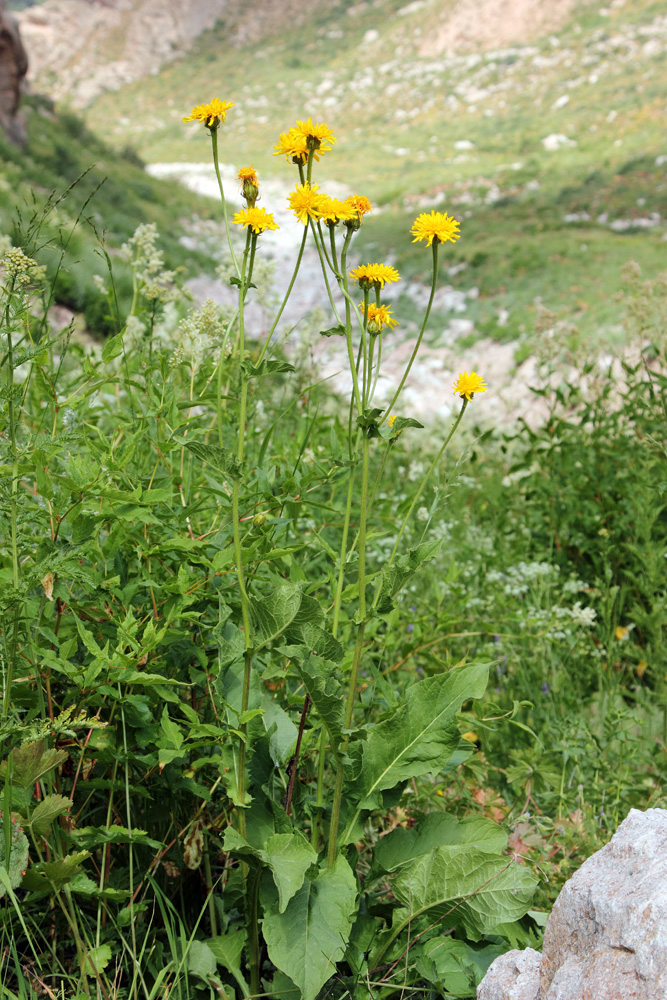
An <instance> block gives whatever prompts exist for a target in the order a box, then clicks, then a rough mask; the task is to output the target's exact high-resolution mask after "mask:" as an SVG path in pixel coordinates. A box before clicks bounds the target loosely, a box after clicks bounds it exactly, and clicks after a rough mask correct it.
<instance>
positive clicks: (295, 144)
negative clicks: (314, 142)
mask: <svg viewBox="0 0 667 1000" xmlns="http://www.w3.org/2000/svg"><path fill="white" fill-rule="evenodd" d="M282 154H284V155H285V156H286V157H287V159H288V160H290V161H291V162H292V163H301V164H303V163H305V162H306V160H307V159H308V143H307V141H306V137H305V136H304V135H301V133H300V132H297V131H296V129H293V128H291V129H290V130H289V132H282V133H281V135H280V139H279V140H278V142H277V144H276V145H275V146H274V147H273V155H274V156H281V155H282ZM313 155H314V156H315V159H316V160H319V156H317V155H316V154H313Z"/></svg>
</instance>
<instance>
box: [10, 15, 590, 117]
mask: <svg viewBox="0 0 667 1000" xmlns="http://www.w3.org/2000/svg"><path fill="white" fill-rule="evenodd" d="M577 2H578V0H454V2H452V0H414V2H412V3H408V4H406V5H405V6H400V4H399V5H397V4H396V2H395V0H366V2H361V3H357V4H349V3H338V4H335V3H334V4H332V3H330V2H329V0H255V2H253V3H252V5H244V4H238V3H235V2H234V0H46V2H45V3H43V4H41V5H39V6H35V7H29V8H28V9H26V10H25V11H23V12H22V13H21V14H20V15H19V16H20V23H21V31H22V35H23V38H24V40H25V45H26V48H27V49H28V52H29V55H30V79H31V81H32V84H33V86H34V87H35V89H38V90H41V91H46V92H47V93H49V94H50V95H51V96H52V97H54V98H55V99H56V100H59V101H64V102H67V103H69V104H71V105H72V106H73V107H78V108H81V107H85V106H86V105H87V104H89V103H90V102H91V101H92V100H93V99H94V98H95V97H97V96H98V95H99V94H101V93H103V92H104V91H108V90H117V89H118V88H120V87H122V86H123V85H124V84H126V83H129V82H131V81H133V80H136V79H138V78H140V77H142V76H145V75H147V74H152V75H154V74H156V73H158V72H159V71H160V69H161V67H162V66H164V65H165V64H166V63H167V62H169V61H171V60H173V59H175V58H178V57H179V56H182V55H184V54H185V53H187V52H188V51H189V49H190V48H191V47H192V45H193V43H194V42H195V41H196V39H197V38H198V37H199V35H201V34H202V32H204V31H206V30H207V29H208V28H211V27H212V26H213V25H214V24H215V23H216V22H217V21H222V22H223V24H224V26H225V39H226V43H227V44H229V45H230V46H233V47H239V46H245V45H254V44H257V43H259V42H261V41H262V40H264V39H266V38H268V37H270V36H271V35H273V34H275V33H276V32H278V31H285V30H290V31H293V30H294V29H295V28H298V27H299V25H301V24H303V23H305V22H306V21H307V20H309V19H311V18H313V17H314V16H316V15H317V14H318V13H320V12H322V11H324V12H326V13H327V15H328V16H330V18H331V21H332V28H331V30H332V31H336V30H337V29H336V26H335V25H336V21H337V20H340V19H348V18H354V17H358V16H359V14H361V13H363V12H364V11H366V10H371V9H375V10H377V13H378V16H379V17H385V18H386V17H389V18H391V19H395V21H396V30H397V32H398V35H399V36H400V34H401V31H402V29H403V28H404V27H405V25H406V24H407V23H408V22H409V21H412V18H413V15H415V14H417V15H418V20H419V21H420V22H421V23H422V24H423V30H422V32H421V40H420V43H419V45H418V49H419V50H420V51H419V54H420V55H423V56H436V55H441V54H451V53H455V52H457V53H460V52H468V51H475V50H478V49H489V48H493V47H497V46H499V45H508V44H512V43H514V42H521V41H527V40H530V39H532V38H535V37H537V36H538V35H543V34H544V33H545V32H549V31H553V30H555V29H557V28H558V27H560V26H561V25H562V24H563V23H564V22H565V21H566V20H567V18H568V17H569V16H570V15H571V13H572V10H573V8H574V7H575V6H576V5H577ZM579 2H581V0H579ZM585 2H586V0H585ZM332 37H333V36H332Z"/></svg>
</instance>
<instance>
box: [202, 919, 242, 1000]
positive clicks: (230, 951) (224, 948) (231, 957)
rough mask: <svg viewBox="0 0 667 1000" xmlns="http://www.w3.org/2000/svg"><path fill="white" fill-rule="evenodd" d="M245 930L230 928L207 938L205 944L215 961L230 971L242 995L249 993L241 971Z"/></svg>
mask: <svg viewBox="0 0 667 1000" xmlns="http://www.w3.org/2000/svg"><path fill="white" fill-rule="evenodd" d="M246 937H247V935H246V932H245V930H230V931H227V933H226V934H221V935H220V936H219V937H213V938H209V939H208V941H207V942H206V944H207V945H208V947H209V948H210V950H211V951H212V952H213V954H214V955H215V959H216V962H217V963H218V965H221V966H222V967H223V969H227V972H231V974H232V976H233V977H234V979H235V980H236V982H237V983H238V984H239V986H240V987H241V991H242V995H243V996H244V997H247V996H249V995H250V987H249V986H248V984H247V982H246V981H245V979H244V978H243V975H242V973H241V955H242V953H243V948H244V946H245V943H246Z"/></svg>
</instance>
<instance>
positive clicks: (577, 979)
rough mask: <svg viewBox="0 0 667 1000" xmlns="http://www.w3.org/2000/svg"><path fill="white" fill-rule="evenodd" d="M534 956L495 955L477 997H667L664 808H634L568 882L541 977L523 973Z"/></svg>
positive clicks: (549, 932) (551, 925) (550, 925)
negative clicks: (599, 849)
mask: <svg viewBox="0 0 667 1000" xmlns="http://www.w3.org/2000/svg"><path fill="white" fill-rule="evenodd" d="M535 954H536V953H535V952H533V951H532V949H527V950H526V952H510V953H509V955H504V956H502V957H501V958H500V959H497V960H496V962H494V963H493V965H492V966H491V967H490V969H489V971H488V972H487V974H486V976H485V977H484V980H483V982H482V983H480V985H479V987H478V990H477V997H478V1000H659V998H665V997H667V810H664V809H647V810H646V812H640V811H639V810H637V809H632V810H631V811H630V813H629V815H628V816H627V818H626V819H625V820H624V821H623V823H621V825H620V826H619V828H618V830H617V831H616V833H615V834H614V836H613V837H612V839H611V841H610V842H609V843H608V844H607V846H606V847H603V848H602V850H601V851H598V852H597V853H596V854H594V855H593V856H592V857H591V858H589V859H588V861H586V862H584V864H583V865H582V866H581V868H580V869H579V871H578V872H577V873H576V874H575V875H573V876H572V878H571V879H570V880H569V881H568V882H566V884H565V885H564V886H563V889H562V891H561V893H560V895H559V897H558V899H557V900H556V902H555V904H554V908H553V911H552V913H551V916H550V917H549V920H548V922H547V927H546V931H545V934H544V948H543V951H542V959H541V962H540V965H539V980H538V979H537V978H536V977H535V976H534V975H533V974H532V973H531V975H530V976H528V975H526V970H527V969H531V970H533V972H534V964H535V959H534V955H535ZM522 956H524V957H523V958H522ZM526 956H527V957H526ZM522 980H523V981H522Z"/></svg>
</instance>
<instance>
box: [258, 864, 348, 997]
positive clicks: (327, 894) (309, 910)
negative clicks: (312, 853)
mask: <svg viewBox="0 0 667 1000" xmlns="http://www.w3.org/2000/svg"><path fill="white" fill-rule="evenodd" d="M356 899H357V884H356V880H355V877H354V874H353V872H352V869H351V868H350V866H349V864H348V863H347V861H346V860H345V858H344V857H343V856H342V855H341V856H339V857H338V859H337V860H336V863H335V864H334V865H332V866H331V867H330V868H324V869H320V870H319V871H318V873H317V877H316V878H314V879H310V878H307V879H306V880H305V882H304V883H303V885H302V886H301V888H300V889H299V891H298V892H297V893H296V895H294V896H293V897H292V899H291V900H290V901H289V903H288V905H287V907H286V909H285V911H284V912H281V911H280V908H279V898H278V893H277V892H276V890H275V889H274V887H273V886H271V887H270V890H269V891H267V890H266V888H265V886H264V885H263V886H262V902H263V906H264V923H263V931H264V940H265V941H266V946H267V949H268V953H269V958H270V959H271V961H272V962H273V964H274V965H275V966H276V968H277V969H280V971H281V972H284V973H285V975H287V976H289V977H290V979H291V980H292V982H293V983H295V984H296V985H297V986H298V987H299V989H300V990H301V996H302V1000H315V997H316V996H317V994H318V992H319V991H320V989H321V988H322V986H324V984H325V983H326V982H327V980H328V979H330V978H331V976H333V974H334V973H335V971H336V963H337V962H338V961H340V959H342V957H343V955H344V954H345V946H346V945H347V942H348V939H349V937H350V931H351V928H352V919H353V917H354V914H355V912H356Z"/></svg>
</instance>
